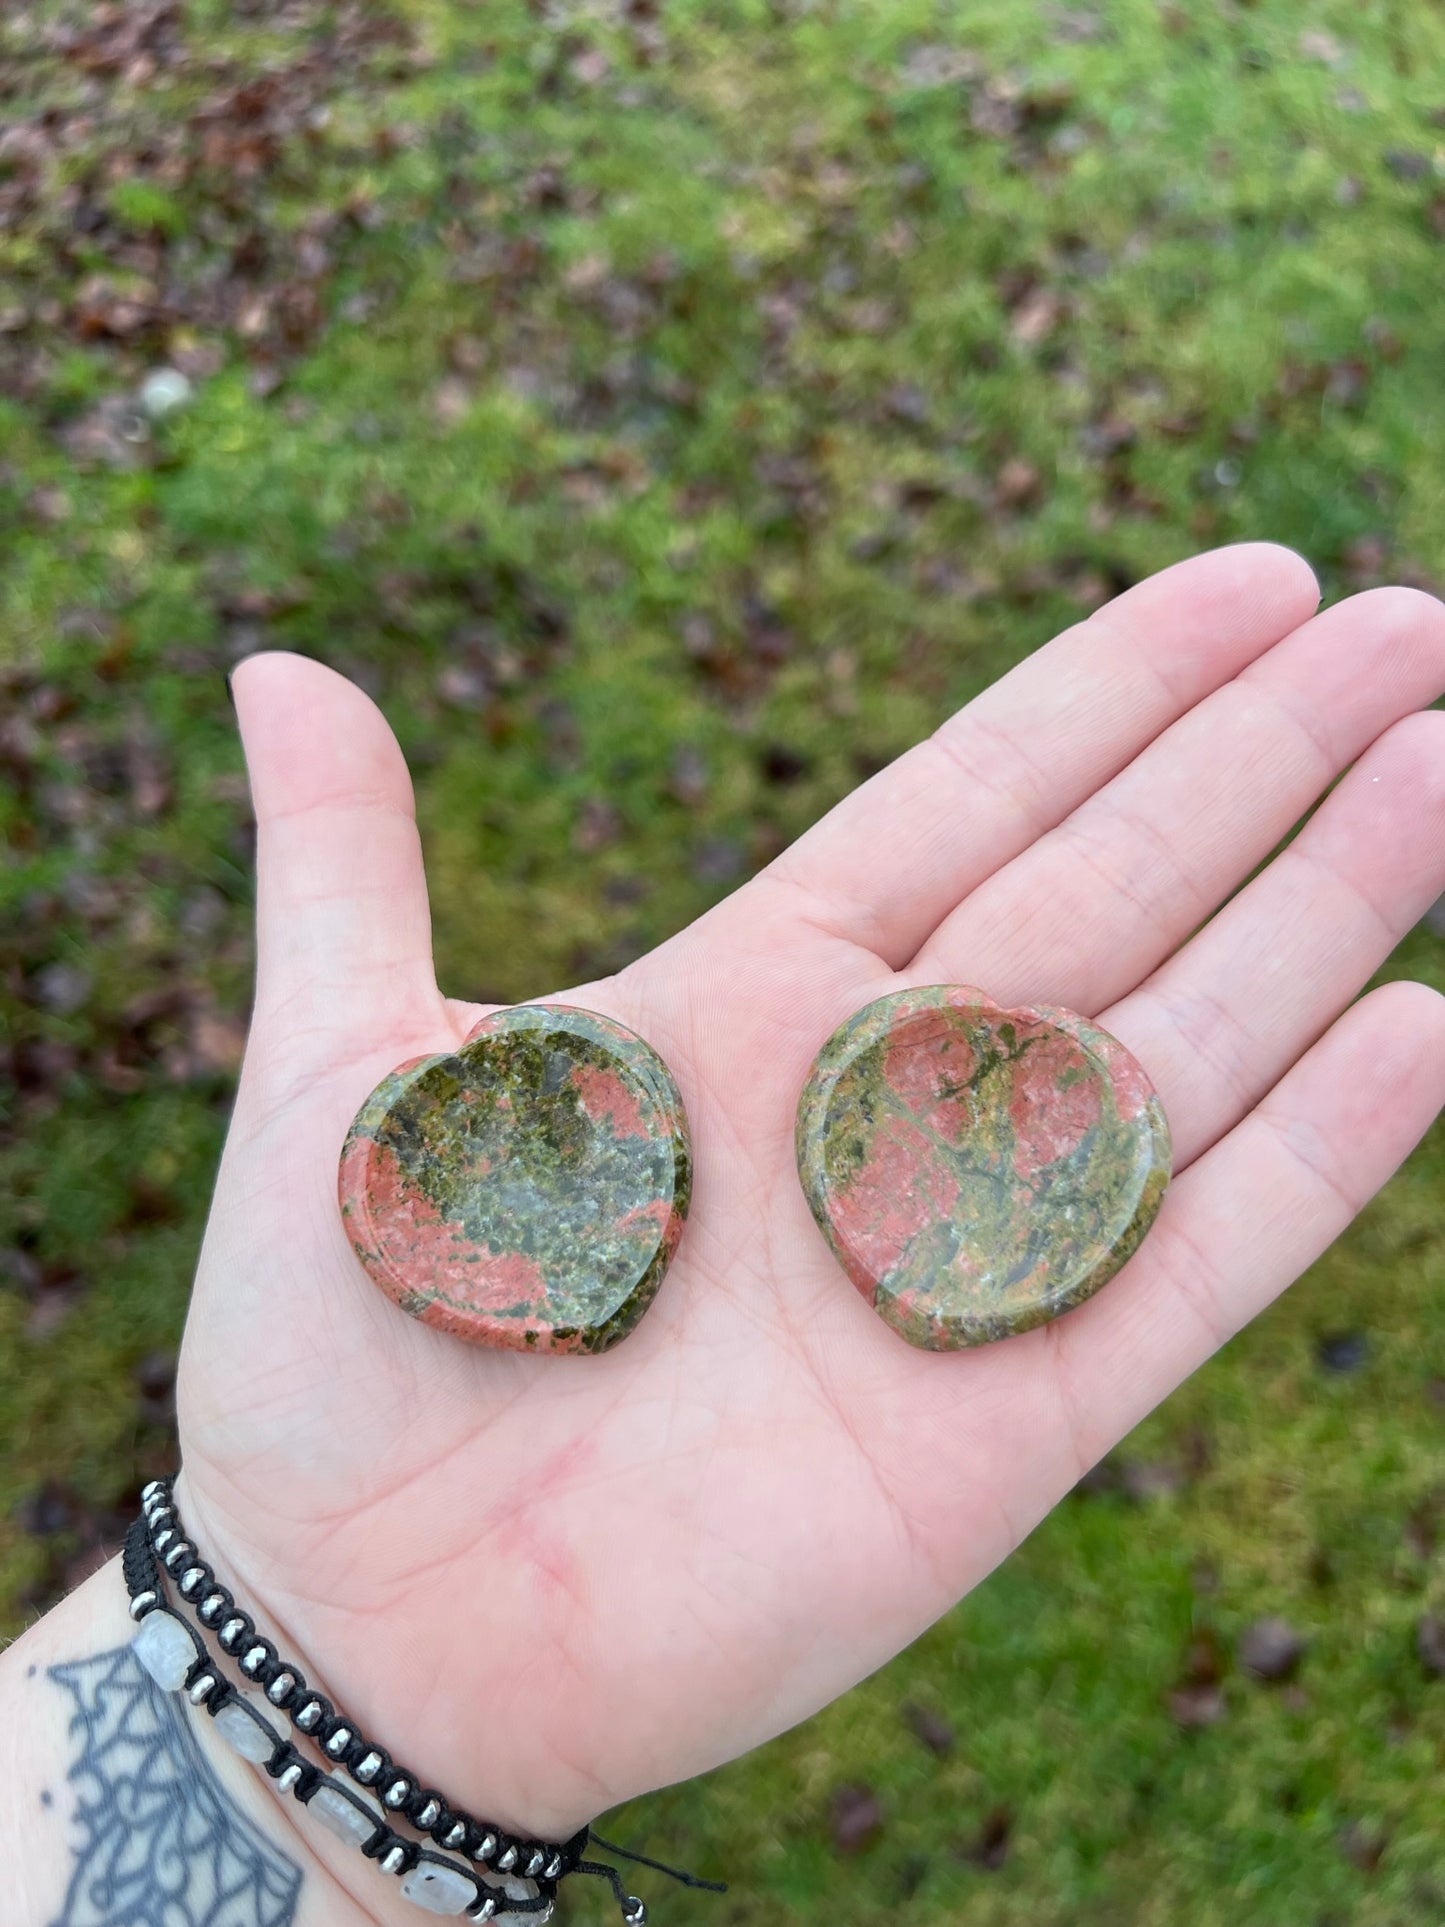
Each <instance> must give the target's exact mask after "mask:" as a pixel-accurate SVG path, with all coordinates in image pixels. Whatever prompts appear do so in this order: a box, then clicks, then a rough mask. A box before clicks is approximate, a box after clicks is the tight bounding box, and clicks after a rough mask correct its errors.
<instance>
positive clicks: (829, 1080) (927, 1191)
mask: <svg viewBox="0 0 1445 1927" xmlns="http://www.w3.org/2000/svg"><path fill="white" fill-rule="evenodd" d="M797 1153H798V1170H799V1174H800V1176H801V1177H802V1181H803V1189H804V1191H805V1192H806V1194H807V1198H808V1203H809V1205H810V1206H811V1207H812V1211H813V1216H814V1217H815V1218H816V1219H817V1221H818V1224H819V1226H820V1227H821V1228H822V1231H823V1235H824V1236H825V1237H826V1238H827V1240H828V1243H829V1244H830V1245H831V1246H832V1248H833V1252H834V1255H835V1256H836V1257H837V1259H838V1261H839V1263H840V1264H841V1265H842V1266H843V1269H844V1270H845V1271H846V1272H847V1274H848V1276H849V1277H850V1278H851V1279H852V1281H853V1283H854V1284H855V1285H856V1286H857V1288H858V1290H859V1291H860V1292H862V1294H863V1296H864V1297H865V1298H866V1299H867V1300H868V1302H869V1304H870V1305H872V1307H873V1309H874V1310H875V1311H876V1312H878V1314H879V1315H880V1317H882V1318H883V1319H884V1320H885V1321H886V1322H887V1323H888V1324H890V1325H891V1326H892V1327H893V1329H894V1330H895V1331H897V1332H899V1333H901V1335H902V1336H903V1337H904V1338H906V1339H907V1340H908V1341H909V1343H910V1344H913V1345H920V1346H923V1347H925V1348H926V1349H928V1350H929V1351H952V1350H955V1349H957V1348H959V1347H961V1346H964V1345H982V1344H986V1343H987V1342H988V1341H989V1340H990V1339H994V1338H1006V1337H1008V1336H1010V1335H1011V1334H1012V1333H1014V1332H1022V1331H1028V1330H1029V1329H1030V1327H1032V1326H1034V1325H1041V1324H1043V1323H1045V1322H1046V1321H1047V1320H1048V1319H1050V1318H1056V1317H1057V1316H1058V1315H1059V1313H1060V1312H1064V1311H1067V1310H1069V1309H1070V1307H1071V1306H1074V1305H1078V1304H1082V1302H1083V1301H1084V1299H1086V1298H1089V1297H1091V1296H1092V1295H1093V1294H1094V1292H1096V1291H1097V1290H1098V1289H1099V1287H1100V1286H1101V1285H1102V1284H1104V1283H1105V1282H1106V1281H1107V1280H1108V1279H1110V1278H1112V1277H1113V1275H1114V1273H1115V1272H1116V1271H1118V1270H1119V1268H1120V1266H1121V1265H1123V1263H1124V1262H1125V1260H1126V1259H1127V1258H1129V1257H1130V1256H1131V1254H1132V1253H1133V1252H1134V1251H1135V1250H1136V1249H1137V1248H1138V1246H1139V1243H1140V1241H1141V1240H1142V1238H1143V1237H1144V1234H1145V1233H1146V1232H1147V1231H1148V1229H1149V1227H1150V1225H1151V1224H1152V1223H1153V1221H1154V1218H1155V1215H1156V1213H1157V1212H1158V1210H1159V1206H1160V1204H1161V1203H1162V1201H1163V1197H1164V1192H1165V1188H1166V1186H1167V1185H1168V1182H1169V1171H1170V1144H1169V1127H1168V1124H1167V1123H1166V1121H1165V1117H1164V1110H1163V1106H1162V1105H1161V1104H1160V1102H1159V1099H1158V1097H1157V1096H1156V1095H1155V1092H1154V1088H1153V1086H1152V1085H1151V1084H1150V1082H1149V1079H1148V1078H1147V1076H1146V1075H1145V1073H1144V1071H1143V1069H1142V1068H1141V1067H1140V1065H1139V1064H1138V1063H1137V1061H1136V1060H1135V1059H1134V1058H1133V1057H1132V1056H1131V1055H1130V1053H1129V1052H1128V1051H1127V1050H1125V1048H1124V1046H1123V1045H1122V1044H1121V1043H1119V1042H1118V1041H1117V1039H1115V1038H1113V1037H1110V1036H1109V1035H1108V1033H1107V1032H1105V1031H1102V1030H1100V1029H1099V1028H1098V1026H1097V1025H1095V1024H1091V1023H1089V1022H1088V1021H1087V1020H1086V1019H1085V1018H1083V1017H1079V1016H1076V1015H1075V1014H1074V1012H1072V1011H1067V1010H1056V1009H1051V1008H1046V1007H1040V1008H1037V1009H1023V1010H1004V1009H1001V1008H1000V1007H999V1006H998V1005H997V1004H995V1003H993V1002H991V1001H990V1000H989V999H988V998H987V997H985V996H984V995H983V993H982V992H981V991H979V990H973V989H970V988H967V987H964V986H959V985H941V986H935V987H933V988H930V989H925V990H905V991H900V992H898V993H896V994H895V995H893V996H890V997H883V998H880V999H879V1001H878V1002H877V1003H873V1004H869V1005H868V1006H867V1008H866V1009H864V1010H861V1011H859V1013H858V1014H857V1016H855V1017H852V1018H850V1019H849V1020H848V1022H847V1023H845V1024H843V1025H842V1026H841V1027H840V1028H839V1029H838V1030H836V1031H835V1032H834V1033H833V1035H832V1036H831V1037H830V1038H829V1039H828V1042H827V1043H826V1044H825V1045H824V1046H823V1048H822V1050H821V1051H820V1052H819V1054H818V1056H817V1058H816V1060H815V1062H814V1064H813V1068H812V1071H811V1072H810V1073H809V1076H808V1081H807V1083H806V1084H805V1086H804V1088H803V1094H802V1098H801V1099H800V1101H799V1106H798V1120H797Z"/></svg>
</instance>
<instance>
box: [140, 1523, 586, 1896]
mask: <svg viewBox="0 0 1445 1927" xmlns="http://www.w3.org/2000/svg"><path fill="white" fill-rule="evenodd" d="M124 1571H125V1577H126V1585H127V1589H128V1591H129V1592H130V1595H131V1607H130V1609H131V1617H132V1618H133V1619H135V1620H137V1621H138V1622H139V1624H140V1627H141V1630H140V1632H139V1633H138V1634H137V1635H136V1639H135V1651H136V1657H137V1659H138V1660H139V1661H140V1663H141V1665H142V1666H144V1667H145V1669H146V1671H147V1672H148V1673H149V1674H150V1676H151V1678H152V1679H153V1680H155V1682H156V1684H157V1685H158V1686H160V1687H161V1688H162V1689H163V1690H164V1691H167V1692H173V1693H184V1694H185V1695H186V1697H187V1699H188V1700H189V1701H190V1703H191V1705H192V1706H194V1707H196V1708H198V1709H199V1710H202V1711H204V1712H205V1713H207V1714H209V1716H210V1718H211V1719H212V1720H213V1721H214V1722H215V1724H216V1727H217V1730H218V1731H219V1732H220V1733H221V1736H222V1737H223V1739H225V1741H226V1742H227V1744H228V1745H229V1746H230V1747H231V1748H232V1749H233V1751H235V1752H236V1753H238V1754H239V1755H240V1757H241V1758H242V1759H244V1760H249V1761H250V1762H251V1763H252V1764H253V1765H255V1766H259V1767H260V1768H261V1769H262V1771H263V1772H264V1773H265V1774H266V1775H267V1777H268V1778H269V1779H271V1780H272V1781H274V1782H275V1785H276V1789H277V1791H278V1793H281V1794H290V1795H291V1796H292V1797H293V1798H294V1799H296V1800H297V1801H298V1802H299V1803H300V1804H301V1805H302V1806H304V1807H306V1808H307V1810H308V1811H309V1812H310V1813H311V1814H312V1815H313V1817H314V1818H315V1819H317V1820H318V1821H319V1822H320V1823H321V1824H322V1825H323V1826H324V1827H325V1828H326V1829H327V1831H328V1832H331V1833H333V1834H335V1835H336V1836H337V1837H338V1838H339V1839H342V1840H344V1841H347V1842H348V1843H349V1844H351V1845H354V1846H357V1847H359V1848H360V1850H361V1852H362V1854H363V1855H364V1856H365V1857H366V1858H367V1859H368V1860H371V1861H374V1862H375V1863H376V1865H377V1866H378V1868H379V1869H380V1870H381V1872H382V1873H386V1874H393V1875H396V1876H398V1877H399V1878H400V1880H401V1883H402V1884H401V1888H400V1891H401V1894H402V1896H403V1898H404V1899H407V1900H411V1901H414V1902H415V1903H416V1905H417V1906H418V1907H420V1908H422V1909H423V1910H424V1911H425V1912H427V1913H430V1914H450V1915H453V1916H456V1915H465V1916H466V1918H467V1919H468V1920H478V1921H483V1920H494V1921H496V1922H498V1923H499V1927H500V1923H502V1922H504V1921H508V1920H521V1919H524V1918H527V1919H530V1917H532V1916H535V1917H536V1918H537V1920H538V1922H539V1923H540V1922H544V1921H546V1920H547V1919H548V1918H549V1917H550V1915H551V1913H552V1909H553V1905H554V1898H555V1887H554V1886H553V1885H552V1884H551V1883H548V1885H547V1887H546V1888H545V1889H544V1888H543V1887H542V1886H541V1885H540V1884H539V1883H536V1882H532V1883H527V1884H529V1885H532V1886H534V1887H535V1888H536V1892H535V1893H532V1894H514V1893H509V1892H507V1891H506V1889H505V1887H498V1886H496V1885H494V1884H493V1882H492V1881H491V1880H489V1879H488V1878H487V1877H486V1876H485V1875H482V1874H479V1873H475V1872H473V1870H472V1869H471V1868H470V1867H468V1866H466V1865H465V1864H463V1863H461V1862H459V1861H456V1860H451V1859H449V1858H448V1857H447V1856H446V1855H445V1854H441V1853H438V1852H436V1851H435V1849H433V1848H431V1847H427V1846H423V1845H422V1844H421V1843H420V1842H419V1841H416V1840H408V1839H405V1838H404V1837H403V1836H402V1835H400V1834H398V1833H397V1832H396V1831H395V1830H394V1829H393V1828H392V1826H391V1825H390V1823H389V1820H388V1817H387V1816H386V1815H385V1814H384V1813H379V1812H378V1811H377V1810H376V1808H375V1807H373V1806H371V1805H369V1804H368V1803H367V1801H365V1800H364V1799H363V1798H362V1797H361V1795H360V1794H358V1793H354V1792H353V1791H352V1790H351V1788H350V1787H348V1786H346V1785H344V1784H343V1783H342V1782H341V1781H340V1780H338V1779H336V1778H335V1777H334V1776H333V1775H331V1774H328V1773H326V1772H325V1771H324V1770H323V1769H322V1768H321V1767H318V1766H315V1765H313V1764H311V1763H310V1762H309V1761H307V1760H306V1759H305V1758H304V1756H303V1755H302V1754H301V1753H300V1752H299V1751H298V1750H297V1748H296V1747H295V1746H294V1745H293V1744H292V1743H291V1741H290V1740H288V1739H287V1738H286V1737H285V1735H284V1734H283V1733H282V1732H281V1731H280V1730H279V1729H278V1728H277V1727H276V1726H275V1725H274V1724H273V1722H272V1721H271V1720H270V1719H268V1718H267V1716H266V1714H265V1712H264V1711H262V1709H261V1708H260V1707H258V1706H257V1705H256V1704H255V1702H254V1700H253V1699H251V1698H250V1697H248V1696H247V1695H246V1694H245V1693H244V1692H242V1691H238V1690H237V1688H236V1687H234V1686H233V1685H231V1684H230V1682H229V1681H227V1680H226V1679H224V1678H223V1677H222V1675H221V1668H220V1665H219V1663H218V1662H217V1661H216V1659H215V1658H214V1657H213V1656H212V1654H211V1651H210V1649H209V1647H208V1646H207V1645H206V1642H205V1639H204V1638H203V1637H202V1635H201V1634H200V1633H199V1632H198V1631H197V1630H196V1629H195V1628H194V1627H193V1626H190V1625H188V1624H187V1623H186V1621H185V1620H184V1619H182V1618H180V1617H179V1615H177V1614H176V1613H174V1612H172V1611H171V1610H170V1609H169V1592H168V1588H169V1581H168V1579H167V1576H166V1574H165V1572H164V1571H163V1569H162V1568H161V1567H160V1566H159V1564H158V1563H157V1562H156V1559H155V1556H154V1553H153V1552H152V1549H151V1546H150V1544H149V1540H148V1536H147V1532H146V1528H145V1523H144V1521H143V1520H141V1519H137V1520H136V1521H135V1522H134V1524H133V1525H132V1527H131V1531H130V1534H129V1535H128V1537H127V1539H126V1546H125V1554H124ZM515 1884H518V1885H520V1884H522V1883H521V1882H520V1880H518V1881H516V1883H515Z"/></svg>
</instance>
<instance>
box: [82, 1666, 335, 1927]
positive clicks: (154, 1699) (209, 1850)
mask: <svg viewBox="0 0 1445 1927" xmlns="http://www.w3.org/2000/svg"><path fill="white" fill-rule="evenodd" d="M50 1678H51V1679H53V1680H54V1681H55V1682H56V1684H57V1685H59V1686H62V1687H63V1688H64V1689H65V1691H66V1692H67V1693H68V1694H69V1695H70V1696H71V1698H72V1700H73V1701H74V1705H75V1711H74V1714H73V1715H72V1718H71V1722H70V1731H71V1736H72V1738H73V1740H74V1741H75V1742H76V1745H77V1754H76V1759H75V1763H74V1765H73V1766H72V1767H71V1769H70V1773H69V1776H68V1777H69V1780H70V1783H71V1785H72V1786H73V1787H74V1788H75V1792H76V1802H75V1824H76V1827H77V1829H78V1831H79V1834H80V1840H79V1844H78V1847H77V1852H76V1862H75V1871H74V1873H73V1875H72V1876H71V1881H70V1890H69V1892H68V1893H67V1894H66V1897H65V1908H64V1911H63V1913H62V1914H61V1916H60V1918H59V1920H58V1921H56V1922H54V1923H53V1927H293V1924H294V1922H295V1920H296V1914H297V1899H298V1896H299V1894H300V1891H301V1873H300V1870H299V1868H297V1867H296V1866H294V1865H293V1864H292V1862H291V1861H289V1860H288V1859H287V1858H286V1856H285V1855H284V1854H282V1853H279V1852H278V1851H277V1850H276V1848H275V1847H274V1846H272V1845H271V1843H270V1842H269V1841H268V1840H267V1839H266V1838H265V1837H264V1835H262V1834H261V1833H259V1832H258V1831H257V1830H256V1828H255V1827H253V1826H252V1825H251V1823H250V1822H249V1821H248V1820H247V1819H246V1818H245V1817H244V1816H243V1815H241V1814H239V1813H237V1812H236V1810H235V1808H234V1807H233V1806H232V1804H231V1803H230V1801H229V1800H228V1799H227V1797H226V1795H225V1793H224V1792H223V1790H222V1788H221V1786H220V1783H219V1782H218V1781H217V1779H216V1776H215V1774H214V1773H213V1772H212V1771H211V1768H210V1766H209V1765H208V1764H207V1762H206V1760H205V1759H204V1757H203V1756H202V1754H201V1751H200V1748H199V1747H198V1746H197V1744H196V1740H195V1736H194V1734H193V1733H192V1732H191V1730H190V1727H189V1726H188V1725H187V1724H186V1720H185V1716H184V1713H183V1712H182V1709H181V1708H180V1707H179V1706H177V1705H176V1703H175V1702H174V1701H173V1700H172V1699H171V1698H170V1697H169V1696H168V1695H167V1694H165V1693H163V1692H161V1690H160V1689H159V1688H158V1687H157V1686H156V1685H155V1684H154V1682H153V1681H152V1680H151V1679H150V1677H149V1675H148V1674H147V1673H145V1672H144V1671H143V1670H142V1668H141V1666H140V1664H139V1662H138V1661H137V1660H136V1658H135V1656H134V1655H133V1654H132V1652H131V1650H130V1648H129V1647H128V1646H121V1647H119V1648H117V1650H116V1651H115V1652H113V1653H100V1654H97V1656H96V1657H95V1658H94V1659H84V1660H76V1661H74V1662H73V1663H71V1664H69V1665H65V1666H54V1667H52V1668H51V1669H50Z"/></svg>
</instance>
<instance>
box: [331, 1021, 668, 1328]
mask: <svg viewBox="0 0 1445 1927" xmlns="http://www.w3.org/2000/svg"><path fill="white" fill-rule="evenodd" d="M691 1188H692V1154H691V1148H690V1145H689V1140H688V1130H687V1116H686V1113H685V1112H684V1110H683V1106H682V1098H681V1097H680V1095H679V1094H678V1089H677V1086H676V1084H675V1083H674V1082H673V1080H672V1075H671V1073H670V1072H669V1070H668V1068H667V1066H666V1065H665V1064H664V1063H663V1061H662V1059H661V1058H660V1057H659V1056H658V1055H657V1053H656V1051H654V1050H653V1049H652V1048H651V1046H650V1045H648V1044H645V1043H644V1042H643V1040H642V1039H641V1038H640V1037H638V1036H635V1035H634V1034H633V1032H632V1031H630V1030H627V1029H625V1028H624V1027H623V1025H621V1024H618V1023H614V1022H613V1021H612V1020H611V1019H610V1018H607V1017H599V1016H597V1015H595V1014H594V1013H593V1012H592V1011H588V1010H576V1009H572V1008H570V1007H567V1006H564V1005H561V1004H520V1005H517V1006H516V1007H515V1008H513V1009H511V1010H499V1011H496V1012H494V1013H493V1015H491V1016H490V1017H484V1018H482V1020H481V1022H480V1023H478V1024H477V1025H476V1026H475V1027H474V1028H473V1030H472V1031H471V1033H470V1034H469V1036H468V1038H467V1041H466V1043H465V1044H463V1046H462V1047H461V1049H460V1050H459V1051H456V1052H454V1053H449V1054H446V1055H444V1056H439V1057H425V1058H418V1059H416V1060H415V1061H414V1062H412V1063H409V1064H403V1065H402V1066H401V1068H400V1069H399V1070H396V1071H393V1073H392V1074H391V1076H390V1077H388V1078H386V1079H385V1080H384V1081H383V1082H382V1083H381V1084H379V1085H378V1086H377V1088H376V1090H375V1091H373V1092H372V1094H371V1096H370V1097H369V1098H368V1099H367V1100H366V1102H365V1104H363V1105H362V1107H361V1110H360V1111H359V1112H358V1113H357V1116H356V1119H355V1121H354V1122H353V1124H352V1126H351V1129H350V1131H349V1132H348V1134H347V1138H346V1144H345V1148H344V1149H343V1151H342V1156H341V1182H340V1191H341V1210H342V1215H343V1217H344V1218H345V1220H346V1225H347V1229H348V1231H349V1232H350V1234H351V1241H352V1244H353V1246H354V1247H355V1249H356V1254H357V1256H358V1257H359V1258H360V1259H361V1262H362V1264H363V1265H365V1267H366V1269H367V1270H368V1272H370V1274H371V1276H372V1277H373V1278H374V1279H375V1280H376V1282H377V1284H379V1285H380V1286H381V1288H382V1290H383V1291H384V1292H385V1293H386V1294H387V1296H388V1297H389V1298H392V1299H394V1300H395V1302H396V1303H397V1304H398V1305H400V1306H401V1308H402V1310H403V1311H408V1312H410V1313H411V1315H412V1316H413V1317H414V1318H419V1319H420V1320H421V1321H422V1323H423V1324H427V1325H435V1326H436V1327H437V1328H438V1329H439V1330H441V1331H446V1332H451V1333H453V1334H454V1335H455V1336H456V1337H458V1338H465V1339H468V1340H470V1341H471V1342H472V1343H473V1344H477V1345H496V1346H501V1347H504V1348H506V1349H508V1350H512V1351H537V1352H601V1351H606V1350H607V1348H608V1346H610V1345H615V1344H616V1343H617V1342H618V1340H619V1339H622V1338H625V1337H626V1336H627V1334H628V1332H630V1331H631V1330H632V1328H633V1326H634V1325H635V1324H636V1323H637V1321H638V1319H639V1318H641V1316H642V1314H643V1312H645V1311H646V1309H647V1307H648V1306H649V1305H650V1304H651V1303H652V1300H653V1298H654V1297H655V1295H656V1293H657V1288H658V1286H659V1285H660V1284H661V1282H662V1278H663V1274H664V1273H665V1272H666V1270H667V1267H668V1265H669V1264H670V1263H671V1262H672V1257H673V1253H674V1252H675V1251H676V1249H677V1244H678V1240H679V1239H680V1237H681V1236H682V1226H683V1220H684V1219H685V1218H686V1216H687V1207H688V1199H689V1196H690V1194H691Z"/></svg>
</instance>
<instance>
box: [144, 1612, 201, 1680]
mask: <svg viewBox="0 0 1445 1927" xmlns="http://www.w3.org/2000/svg"><path fill="white" fill-rule="evenodd" d="M130 1646H131V1651H132V1652H133V1653H134V1654H135V1656H136V1658H137V1659H138V1660H139V1661H140V1663H141V1665H142V1666H144V1667H145V1669H146V1671H147V1672H148V1673H149V1674H150V1676H151V1678H152V1679H153V1680H154V1681H155V1683H156V1685H157V1686H159V1687H161V1688H162V1689H163V1690H164V1691H165V1692H167V1693H179V1692H180V1690H181V1688H182V1687H183V1686H184V1685H185V1683H186V1674H187V1673H188V1672H189V1671H190V1670H191V1667H192V1665H193V1664H194V1663H195V1657H196V1649H195V1647H194V1646H193V1645H192V1644H191V1636H190V1634H189V1633H188V1632H187V1631H186V1628H185V1626H184V1625H183V1624H182V1622H181V1621H180V1620H179V1619H177V1618H176V1616H175V1614H174V1613H168V1612H161V1611H156V1612H150V1613H147V1614H146V1616H145V1618H144V1619H143V1620H142V1621H141V1623H140V1631H139V1632H138V1633H137V1634H136V1636H135V1638H134V1639H133V1640H132V1641H131V1643H130Z"/></svg>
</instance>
